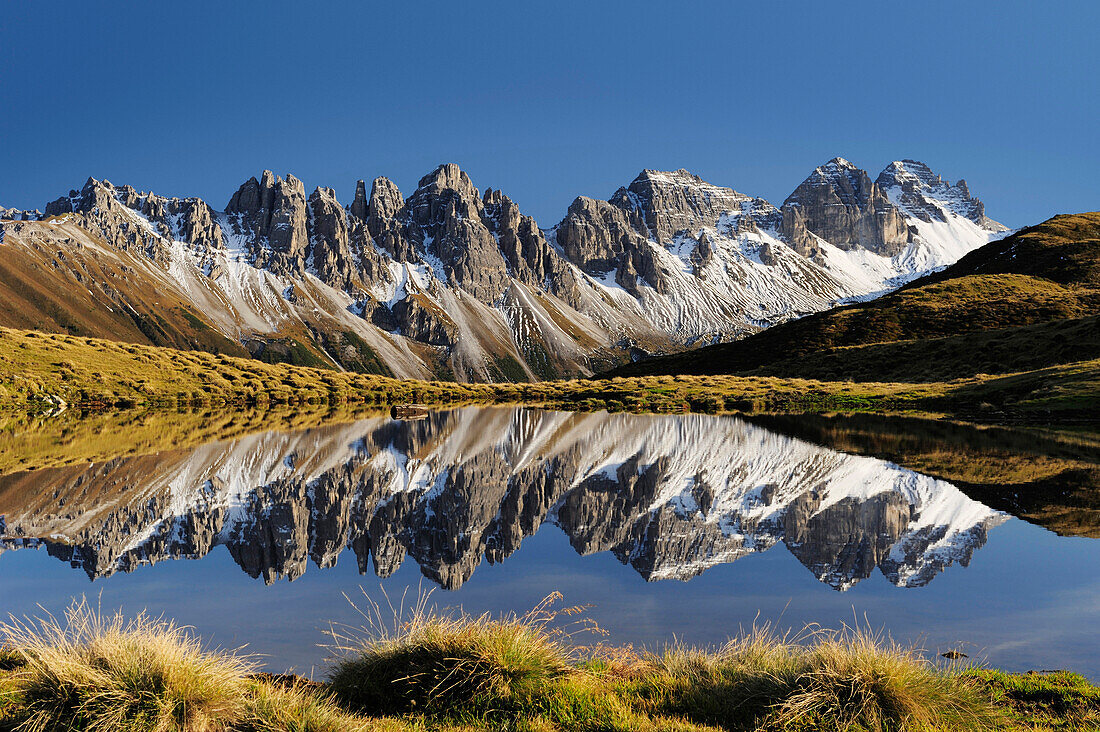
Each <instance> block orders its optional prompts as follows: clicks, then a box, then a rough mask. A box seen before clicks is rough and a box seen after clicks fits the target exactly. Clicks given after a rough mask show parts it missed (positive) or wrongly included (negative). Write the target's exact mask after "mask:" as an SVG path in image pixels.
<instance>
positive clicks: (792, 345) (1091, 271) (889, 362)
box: [610, 212, 1100, 381]
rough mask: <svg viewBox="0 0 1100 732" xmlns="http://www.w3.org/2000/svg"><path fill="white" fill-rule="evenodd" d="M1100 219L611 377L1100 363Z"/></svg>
mask: <svg viewBox="0 0 1100 732" xmlns="http://www.w3.org/2000/svg"><path fill="white" fill-rule="evenodd" d="M1097 314H1100V212H1094V213H1085V214H1074V215H1066V216H1056V217H1054V218H1053V219H1050V220H1049V221H1046V222H1044V223H1042V224H1039V225H1038V226H1034V227H1031V228H1029V229H1025V230H1023V231H1021V232H1019V233H1017V234H1015V235H1013V236H1010V237H1007V238H1006V239H1003V240H1001V241H998V242H994V243H992V244H989V245H987V246H985V247H982V248H981V249H979V250H977V251H975V252H972V253H971V254H969V255H967V256H966V257H964V258H962V259H961V260H959V261H958V262H957V263H955V264H954V265H952V266H951V267H948V268H947V269H945V270H943V271H942V272H938V273H935V274H933V275H930V276H927V277H924V278H921V279H919V280H917V281H915V282H913V283H911V284H909V285H908V286H906V287H904V288H902V289H900V290H898V291H897V292H893V293H891V294H889V295H885V296H883V297H881V298H879V299H877V300H873V301H871V302H866V303H859V304H855V305H848V306H844V307H840V308H836V309H834V310H829V311H827V312H823V313H817V314H815V315H810V316H807V317H805V318H802V319H800V320H796V321H792V322H790V323H785V324H783V325H779V326H776V327H774V328H769V329H768V330H765V331H763V332H761V333H758V334H756V335H754V336H752V337H750V338H747V339H745V340H743V341H737V342H735V343H726V344H722V345H717V346H710V347H707V348H702V349H698V350H695V351H687V352H684V353H679V354H675V355H671V356H664V357H660V358H654V359H649V360H646V361H640V362H638V363H634V364H629V365H626V366H622V367H620V368H619V369H616V370H615V371H613V372H611V374H610V375H614V376H634V375H647V374H723V373H725V374H729V373H752V374H761V375H775V376H798V377H803V378H827V379H836V378H840V379H843V378H853V379H858V380H906V381H937V380H943V379H953V378H959V377H965V376H972V375H974V374H978V373H1012V372H1016V371H1025V370H1030V369H1036V368H1044V367H1046V366H1052V365H1057V364H1062V363H1069V362H1072V361H1078V360H1082V359H1087V358H1095V357H1096V356H1097V355H1100V332H1098V328H1100V325H1098V323H1097V319H1096V317H1095V316H1096V315H1097Z"/></svg>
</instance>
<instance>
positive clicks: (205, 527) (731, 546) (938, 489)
mask: <svg viewBox="0 0 1100 732" xmlns="http://www.w3.org/2000/svg"><path fill="white" fill-rule="evenodd" d="M31 479H33V480H34V481H35V482H36V483H38V484H41V485H45V486H48V487H49V488H50V489H51V490H45V491H40V494H41V495H43V496H46V495H48V496H54V495H55V494H56V495H57V496H59V497H60V498H62V499H64V501H65V508H64V509H63V510H64V514H62V513H61V510H59V509H58V508H57V503H56V500H55V499H52V498H51V499H50V500H45V499H43V501H40V502H38V503H35V502H33V501H32V502H31V503H23V504H21V505H19V506H11V507H0V512H2V513H3V522H2V524H3V526H4V528H3V537H2V538H3V540H2V541H0V546H6V547H8V548H18V547H22V546H34V545H41V544H45V545H46V546H47V547H49V549H50V552H51V553H52V554H55V555H57V556H60V557H62V558H64V559H67V560H68V561H70V562H71V563H73V565H74V567H81V568H83V569H84V570H85V571H87V572H88V573H89V574H90V575H91V576H92V577H93V578H94V577H99V576H106V575H110V574H112V573H114V572H116V571H119V570H124V571H131V570H133V569H135V568H137V567H139V566H141V565H142V564H145V563H150V562H155V561H158V560H160V559H166V558H195V557H200V556H203V555H204V554H205V553H207V552H209V551H210V550H211V549H212V548H213V547H215V546H219V545H224V546H226V547H228V548H229V551H230V552H231V554H233V556H234V557H235V558H236V559H237V561H238V563H239V564H241V566H242V568H244V569H245V570H246V571H248V572H249V574H251V575H252V576H254V577H260V576H263V577H264V578H265V580H266V581H269V582H270V581H274V580H275V579H277V578H279V577H283V576H286V577H290V578H291V579H293V578H295V577H297V576H300V575H301V574H302V573H303V572H304V571H305V570H306V565H307V561H308V560H310V559H312V560H313V561H314V563H315V564H317V565H318V566H321V567H327V566H332V565H333V564H335V562H336V561H337V557H338V556H339V555H340V554H341V552H343V550H344V549H345V548H350V549H351V550H352V551H353V553H354V554H355V556H356V560H357V561H358V563H359V566H360V569H361V571H366V567H367V566H368V560H369V561H373V563H374V565H375V571H376V572H377V573H379V574H380V575H382V576H388V574H390V573H392V572H393V571H394V570H395V569H396V567H397V566H398V565H399V564H400V563H401V561H402V559H403V558H404V556H405V555H406V554H408V555H411V556H412V557H413V558H414V559H415V560H416V561H417V563H418V564H419V565H420V566H421V568H422V570H423V571H424V572H425V574H426V575H428V576H429V577H431V578H432V579H434V580H435V581H437V582H439V583H440V584H443V585H444V586H446V587H457V586H459V585H461V584H462V582H464V581H466V580H467V579H469V577H470V576H471V575H472V573H473V571H474V570H475V569H476V567H477V566H478V565H479V564H480V562H481V561H482V560H483V559H488V560H489V561H502V560H504V559H505V558H506V557H507V556H508V555H509V554H510V553H512V552H513V551H515V550H516V549H518V547H519V545H520V543H521V542H522V540H523V538H524V537H525V536H529V535H531V534H532V533H534V532H535V531H537V530H538V528H539V526H540V525H541V524H542V523H543V522H551V523H554V524H556V525H557V526H559V527H560V528H561V529H562V530H563V531H565V532H566V534H568V535H569V537H570V540H571V542H572V544H573V546H574V547H575V548H576V549H577V550H578V551H579V552H581V553H583V554H587V553H591V552H599V551H611V552H613V553H614V554H615V555H616V556H617V557H619V559H620V560H621V561H623V562H624V563H629V564H630V565H631V566H633V567H634V568H635V569H636V570H637V571H639V572H640V573H642V574H643V576H645V577H646V578H647V579H650V580H656V579H668V578H677V579H688V578H690V577H692V576H694V575H696V574H698V573H699V572H702V571H704V570H705V569H707V568H708V567H710V566H714V565H715V564H718V563H723V562H730V561H734V560H736V559H738V558H740V557H743V556H746V555H748V554H752V553H755V552H760V551H765V550H767V549H769V548H770V547H772V546H774V545H775V544H777V543H780V542H782V543H784V544H786V546H787V547H788V549H789V550H790V551H791V552H792V553H793V554H794V555H795V556H796V557H797V558H798V559H799V561H801V562H802V563H803V564H805V565H806V566H807V567H808V568H809V569H810V570H811V571H812V572H813V574H814V575H815V576H816V577H818V578H819V579H820V580H821V581H823V582H826V583H828V584H830V585H831V586H833V587H835V588H837V589H845V588H847V587H850V586H852V585H853V584H855V583H857V582H859V581H860V580H862V579H865V578H867V577H869V576H870V574H871V573H872V571H873V570H874V569H875V568H876V567H878V568H879V569H880V570H881V571H882V572H883V574H884V575H885V576H886V577H887V579H889V581H891V582H893V583H895V584H897V585H899V586H909V587H913V586H919V585H923V584H925V583H927V582H929V581H930V580H931V579H932V578H933V577H934V576H935V575H936V574H937V573H938V572H940V571H942V570H943V569H944V568H945V567H947V566H949V565H950V564H953V563H962V564H966V563H967V562H968V561H969V558H970V556H971V554H972V553H973V552H974V551H975V550H976V549H977V548H979V547H980V546H981V545H982V544H983V543H984V542H985V536H986V532H987V531H988V530H989V529H991V528H993V527H994V526H996V525H998V524H999V523H1001V522H1002V521H1004V520H1005V517H1004V516H1003V515H1001V514H998V513H997V512H995V511H992V510H990V509H988V508H986V507H985V506H982V505H981V504H978V503H976V502H974V501H972V500H970V499H968V498H967V497H966V496H964V495H963V494H962V493H961V492H959V491H958V490H957V489H955V488H954V487H953V486H951V485H949V484H947V483H945V482H943V481H939V480H935V479H932V478H929V477H927V476H923V475H920V474H918V473H914V472H912V471H908V470H905V469H902V468H900V467H898V466H896V465H893V464H891V463H888V462H884V461H881V460H877V459H873V458H867V457H860V456H854V455H848V454H844V453H838V452H834V451H831V450H828V449H825V448H822V447H819V446H817V445H813V444H811V443H808V442H804V441H801V440H798V439H793V438H789V437H786V436H783V435H780V434H777V433H774V432H771V431H768V430H766V429H763V428H761V427H756V426H753V425H751V424H749V423H746V422H743V421H741V420H738V419H734V418H718V417H707V416H701V415H687V416H639V415H628V414H616V415H610V414H572V413H564V412H546V411H539V410H529V409H516V408H488V409H479V408H470V409H462V410H455V411H452V412H443V413H436V414H433V415H432V416H431V417H430V418H429V420H427V421H423V422H393V421H391V420H388V419H384V418H376V419H370V420H364V421H360V422H356V423H352V424H346V425H333V426H329V427H323V428H318V429H312V430H307V431H304V432H298V433H275V432H273V433H264V434H258V435H252V436H248V437H245V438H241V439H238V440H234V441H229V442H219V443H211V444H208V445H204V446H202V447H200V448H197V449H193V450H181V451H174V452H169V453H163V454H160V455H156V456H145V457H137V458H127V459H122V460H118V461H112V462H110V463H104V464H100V465H93V466H77V467H73V468H64V469H54V470H45V471H39V473H36V474H32V475H30V476H25V477H24V476H9V477H7V478H2V479H0V495H3V494H4V490H3V489H4V488H5V485H4V482H5V481H7V482H10V481H25V480H31Z"/></svg>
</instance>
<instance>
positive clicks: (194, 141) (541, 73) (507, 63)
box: [0, 0, 1100, 226]
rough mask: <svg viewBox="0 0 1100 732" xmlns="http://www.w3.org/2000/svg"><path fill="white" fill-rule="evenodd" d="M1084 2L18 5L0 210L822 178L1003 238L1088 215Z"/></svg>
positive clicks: (4, 106) (1099, 66) (539, 193)
mask: <svg viewBox="0 0 1100 732" xmlns="http://www.w3.org/2000/svg"><path fill="white" fill-rule="evenodd" d="M1098 28H1100V3H1097V2H1095V0H1081V1H1078V2H1058V1H1047V2H1032V1H1030V0H1029V1H1027V2H1022V1H1018V0H1007V1H998V2H968V1H967V0H953V1H952V2H881V1H880V2H844V3H826V2H816V1H815V2H775V3H769V2H752V3H749V2H718V1H715V2H660V3H657V2H652V3H646V2H622V3H619V2H599V1H598V0H587V1H586V2H560V1H559V2H542V3H537V4H536V3H531V2H524V1H522V0H512V1H511V2H477V3H466V2H447V3H431V2H419V3H418V2H387V3H374V2H310V3H305V2H301V3H291V2H234V1H233V0H221V1H220V2H200V1H195V0H191V1H189V2H170V3H169V2H148V3H110V2H87V1H85V2H79V3H77V2H25V3H15V2H12V3H5V4H4V6H3V10H2V12H0V204H3V205H6V206H17V207H21V208H35V207H41V206H43V205H44V204H45V203H46V201H48V200H50V199H52V198H55V197H57V196H58V195H61V194H63V193H65V192H66V191H68V189H69V188H73V187H77V188H79V187H80V185H81V184H82V183H83V181H84V180H85V178H87V176H89V175H92V176H95V177H98V178H108V179H110V180H111V181H113V182H115V183H130V184H132V185H134V186H135V187H137V188H140V189H152V190H155V191H157V192H159V193H163V194H167V195H199V196H202V197H204V198H206V199H208V200H209V201H210V202H211V203H212V204H213V205H214V206H215V207H216V208H222V207H223V206H224V205H225V203H226V201H227V200H228V199H229V196H230V195H231V194H232V192H233V191H234V190H235V189H236V187H237V186H238V185H239V184H240V183H241V182H243V181H244V180H245V179H247V178H248V177H249V176H251V175H258V174H259V172H260V171H261V170H262V169H264V168H271V169H273V170H275V171H277V172H279V173H285V172H288V171H289V172H293V173H294V174H295V175H297V176H298V177H300V178H302V179H303V180H304V181H305V183H306V186H307V188H310V189H312V187H313V186H316V185H328V186H332V187H334V188H336V190H337V193H338V194H339V195H340V197H341V198H342V199H344V200H345V201H346V200H348V199H350V197H351V195H352V194H353V193H354V185H355V181H356V180H357V179H358V178H364V179H366V180H368V181H369V180H370V179H371V178H373V177H375V176H377V175H386V176H388V177H390V178H391V179H393V180H394V181H395V182H397V184H398V185H399V186H401V188H402V189H403V190H405V191H406V192H408V191H410V190H412V189H413V188H414V187H415V185H416V181H417V180H418V179H419V178H420V177H421V176H422V175H423V174H425V173H427V172H428V171H430V170H431V169H432V168H433V167H434V166H435V165H437V164H438V163H440V162H451V161H453V162H457V163H459V164H460V165H461V166H462V167H463V168H464V169H465V170H467V171H468V172H469V173H470V175H471V177H472V178H473V180H474V183H475V185H477V186H478V187H479V188H482V189H484V188H485V187H493V188H500V189H502V190H503V191H505V192H506V193H508V194H509V195H510V196H511V197H512V198H513V199H514V200H516V201H517V202H518V203H519V205H520V206H521V208H522V209H523V210H524V211H526V212H528V213H530V214H532V215H534V216H535V217H536V218H537V219H538V220H539V222H540V224H542V225H543V226H549V225H551V224H553V223H555V222H556V221H557V220H558V219H559V218H560V217H561V216H562V214H563V213H564V211H565V208H566V207H567V206H568V204H569V202H570V201H571V200H572V199H573V197H575V196H576V195H578V194H585V195H591V196H598V197H607V196H609V195H610V194H611V193H612V192H613V191H614V190H615V188H617V187H618V186H620V185H625V184H626V183H628V182H629V181H630V180H631V179H632V178H633V177H634V176H635V175H636V174H637V173H638V171H640V170H641V169H642V168H647V167H648V168H661V169H668V168H680V167H684V168H688V169H689V170H692V171H693V172H696V173H698V174H700V175H701V176H703V177H704V178H706V179H707V180H710V181H711V182H713V183H718V184H722V185H727V186H731V187H733V188H736V189H738V190H741V191H743V192H745V193H751V194H753V195H759V196H763V197H765V198H768V199H770V200H772V201H773V202H775V203H777V204H778V203H780V202H781V201H782V199H783V198H784V197H786V195H787V194H788V193H789V192H790V191H791V190H792V189H793V188H794V187H795V186H796V185H797V184H798V183H799V182H800V181H801V180H802V179H803V178H804V177H805V176H806V175H807V174H809V172H810V171H811V170H812V169H813V168H814V167H815V166H816V165H819V164H821V163H822V162H824V161H826V160H828V159H829V158H831V157H834V156H836V155H841V156H844V157H847V158H849V159H851V160H853V161H854V162H856V163H858V164H859V165H861V166H862V167H864V168H866V169H868V170H869V171H870V172H871V175H872V176H874V175H876V174H877V173H878V171H879V170H881V169H882V168H883V167H884V166H885V165H886V163H888V162H889V161H891V160H894V159H898V158H904V157H909V158H917V159H921V160H924V161H925V162H927V163H928V164H929V165H931V166H932V167H933V169H935V170H936V171H937V172H940V173H941V174H942V175H944V176H945V177H947V178H950V179H952V180H955V179H957V178H960V177H963V178H966V179H967V181H968V182H969V183H970V185H971V189H972V191H974V192H975V193H976V194H977V195H978V196H980V197H981V198H982V199H983V200H985V202H986V206H987V211H988V213H989V214H990V215H991V216H993V217H994V218H997V219H1000V220H1002V221H1004V222H1005V223H1007V224H1009V225H1012V226H1020V225H1024V224H1028V223H1032V222H1035V221H1038V220H1041V219H1044V218H1046V217H1048V216H1050V215H1051V214H1054V213H1058V212H1068V211H1080V210H1095V209H1100V182H1098V181H1100V133H1098V129H1100V99H1098V98H1100V42H1097V40H1096V32H1097V29H1098Z"/></svg>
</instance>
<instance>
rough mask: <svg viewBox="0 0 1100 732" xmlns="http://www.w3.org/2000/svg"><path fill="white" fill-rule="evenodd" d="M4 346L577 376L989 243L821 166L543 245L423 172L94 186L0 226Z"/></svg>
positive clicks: (961, 214) (672, 192) (563, 227)
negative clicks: (219, 198)
mask: <svg viewBox="0 0 1100 732" xmlns="http://www.w3.org/2000/svg"><path fill="white" fill-rule="evenodd" d="M0 218H2V219H3V221H2V222H0V252H2V253H3V256H0V325H4V326H8V327H14V328H26V329H35V330H43V331H51V332H64V333H69V334H73V335H84V336H95V337H103V338H110V339H115V340H123V341H130V342H135V343H146V344H153V345H161V346H171V347H176V348H185V349H202V350H207V351H212V352H215V353H226V354H230V355H238V356H253V357H256V358H260V359H263V360H265V361H270V362H289V363H294V364H300V365H313V366H326V367H332V368H343V369H348V370H357V371H366V372H373V373H384V374H389V375H394V376H399V377H415V378H443V379H459V380H469V381H503V380H511V381H521V380H529V379H542V378H556V377H561V376H583V375H590V374H592V373H595V372H599V371H603V370H605V369H608V368H611V367H614V366H616V365H618V364H622V363H625V362H628V361H631V360H634V359H637V358H641V357H645V356H649V355H652V354H655V353H668V352H676V351H680V350H683V349H685V348H688V347H691V346H696V345H705V344H710V343H719V342H727V341H733V340H737V339H740V338H743V337H745V336H748V335H751V334H753V333H755V332H757V331H759V330H761V329H763V328H767V327H770V326H773V325H776V324H779V323H783V322H785V321H788V320H791V319H795V318H798V317H801V316H804V315H806V314H808V313H813V312H817V311H821V310H825V309H828V308H831V307H834V306H836V305H838V304H842V303H845V302H852V301H862V300H867V299H870V298H873V297H876V296H878V295H881V294H882V293H885V292H888V291H891V290H893V289H895V288H897V287H898V286H901V285H903V284H905V283H906V282H909V281H911V280H913V279H914V278H916V277H919V276H921V275H922V274H926V273H927V272H929V271H932V270H936V269H938V268H941V267H943V266H945V265H948V264H951V263H952V262H954V261H956V260H958V259H959V258H960V257H962V256H963V255H965V254H966V253H968V252H970V251H972V250H974V249H976V248H978V247H981V246H983V245H985V244H987V243H989V242H990V241H993V240H996V239H998V238H1000V237H1003V236H1005V235H1006V234H1007V233H1008V232H1007V230H1006V228H1005V227H1004V226H1002V225H1001V224H998V223H997V222H995V221H993V220H991V219H989V218H988V217H987V216H986V215H985V210H984V206H983V204H982V203H981V201H979V200H978V199H976V198H975V197H973V196H972V195H971V193H970V191H969V188H968V186H967V185H966V183H965V182H964V181H958V182H957V183H954V184H952V183H949V182H948V181H945V180H943V179H942V178H940V177H939V176H937V175H935V174H934V173H933V172H932V171H931V170H930V169H929V168H928V167H927V166H926V165H924V164H923V163H919V162H916V161H912V160H904V161H898V162H894V163H891V164H890V165H889V166H887V168H886V169H885V170H884V171H882V173H881V174H880V175H879V176H878V177H877V178H876V179H874V180H872V179H871V178H870V176H869V175H868V174H867V172H866V171H864V170H861V169H859V168H858V167H856V166H855V165H854V164H852V163H850V162H848V161H846V160H844V159H842V158H835V159H833V160H831V161H829V162H828V163H826V164H825V165H822V166H820V167H818V168H817V169H815V170H814V171H813V173H812V174H811V175H810V176H809V177H808V178H806V180H804V181H803V182H802V183H801V184H800V185H799V186H798V187H797V188H796V189H795V190H794V191H793V192H792V193H791V195H790V196H789V197H788V198H787V199H786V200H785V201H784V202H783V204H782V205H781V206H779V207H776V206H774V205H772V204H771V203H769V202H767V201H765V200H763V199H761V198H755V197H752V196H749V195H745V194H742V193H738V192H736V191H734V190H732V189H730V188H723V187H719V186H715V185H712V184H710V183H707V182H705V181H703V180H702V179H700V178H699V177H697V176H695V175H692V174H691V173H688V172H687V171H684V170H679V171H674V172H660V171H652V170H646V171H643V172H642V173H641V174H640V175H639V176H638V177H637V178H635V180H634V181H633V182H631V183H630V185H629V186H626V187H623V188H620V189H619V190H618V191H616V192H615V193H614V195H612V196H611V197H610V198H609V199H607V200H598V199H593V198H587V197H579V198H577V199H576V200H575V201H574V202H573V203H572V204H571V205H570V206H569V209H568V211H567V212H566V214H565V216H564V218H563V219H562V220H561V221H560V222H558V223H557V224H556V225H554V226H551V227H549V228H542V227H540V226H539V225H538V223H537V222H535V221H534V220H533V219H532V218H531V217H529V216H526V215H524V214H523V213H522V212H521V210H520V209H519V207H518V206H517V205H516V203H515V202H513V201H512V200H511V199H510V198H509V197H508V196H506V195H504V194H503V193H501V192H500V191H494V190H492V189H487V190H485V191H484V192H483V193H482V192H480V191H479V190H478V189H477V188H475V187H474V185H473V183H472V182H471V181H470V179H469V177H468V176H467V175H466V174H465V173H464V172H462V171H461V170H460V169H459V168H458V167H457V166H455V165H441V166H440V167H438V168H437V169H436V170H434V171H433V172H432V173H430V174H429V175H427V176H425V177H424V178H423V179H421V181H420V184H419V186H418V187H417V189H416V190H415V191H413V192H412V193H411V194H409V195H408V196H406V195H404V194H403V193H402V192H401V191H400V190H399V189H398V188H397V186H395V185H394V184H393V183H392V182H391V181H389V180H388V179H386V178H377V179H375V180H374V181H373V183H372V184H371V186H370V189H369V192H368V188H367V186H366V184H365V182H364V181H359V183H358V185H357V187H356V192H355V196H354V198H353V199H352V201H351V202H350V203H348V204H346V205H345V204H343V203H341V202H340V201H339V200H338V199H337V197H336V194H335V192H334V191H333V190H332V189H331V188H322V187H318V188H315V189H314V190H313V192H312V193H310V194H309V195H308V196H307V194H306V188H305V186H304V184H303V183H302V182H301V181H300V180H298V179H297V178H295V177H294V176H292V175H287V176H285V177H278V176H276V175H274V174H273V173H271V172H270V171H265V172H264V173H263V174H262V175H261V176H260V177H259V178H258V179H257V178H251V179H249V180H248V181H246V182H245V183H244V184H243V185H241V186H240V188H239V189H238V190H237V192H236V193H234V194H233V196H232V197H231V199H230V200H229V202H228V204H227V205H226V206H225V207H224V209H222V210H217V209H215V208H213V207H212V206H210V205H209V204H207V203H206V202H205V201H203V200H201V199H199V198H166V197H163V196H158V195H156V194H153V193H142V192H138V191H136V190H135V189H133V188H131V187H129V186H115V185H112V184H111V183H109V182H107V181H100V180H95V179H89V180H88V181H87V183H86V184H85V185H84V186H83V188H82V189H81V190H79V191H76V190H73V191H70V192H69V194H68V195H66V196H62V197H61V198H58V199H57V200H55V201H53V202H51V203H49V204H48V205H47V206H46V207H45V212H44V213H39V212H37V211H34V212H28V211H14V210H10V209H2V210H0Z"/></svg>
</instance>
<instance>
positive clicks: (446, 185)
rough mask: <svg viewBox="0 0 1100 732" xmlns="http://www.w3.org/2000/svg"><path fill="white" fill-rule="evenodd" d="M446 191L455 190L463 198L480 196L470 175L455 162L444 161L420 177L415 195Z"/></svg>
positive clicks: (429, 194) (437, 193)
mask: <svg viewBox="0 0 1100 732" xmlns="http://www.w3.org/2000/svg"><path fill="white" fill-rule="evenodd" d="M444 191H453V192H454V193H456V194H458V195H459V196H461V197H462V198H465V199H470V198H474V199H477V198H480V195H479V194H478V190H477V188H475V187H474V184H473V182H471V181H470V176H468V175H466V173H465V171H463V170H462V169H461V168H459V167H458V165H456V164H455V163H444V164H443V165H440V166H439V167H437V168H436V169H435V170H433V171H432V172H431V173H428V174H427V175H426V176H424V177H423V178H421V179H420V183H419V185H418V186H417V189H416V193H414V194H413V195H414V196H432V195H440V194H442V193H443V192H444Z"/></svg>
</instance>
